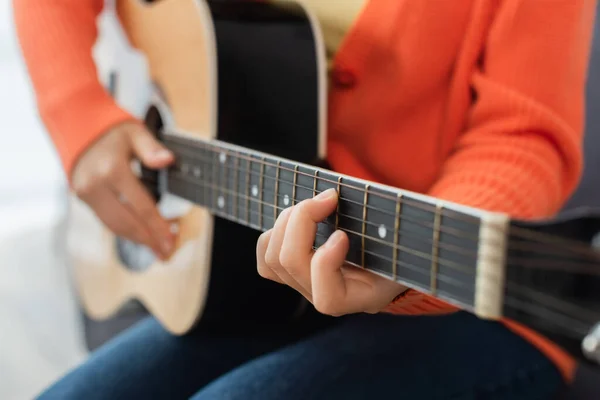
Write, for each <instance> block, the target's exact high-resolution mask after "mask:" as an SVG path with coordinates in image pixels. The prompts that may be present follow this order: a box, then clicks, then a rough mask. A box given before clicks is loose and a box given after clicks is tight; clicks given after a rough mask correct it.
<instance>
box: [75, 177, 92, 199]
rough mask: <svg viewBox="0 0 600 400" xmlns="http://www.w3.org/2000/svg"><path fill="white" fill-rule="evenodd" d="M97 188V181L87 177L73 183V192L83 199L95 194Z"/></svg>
mask: <svg viewBox="0 0 600 400" xmlns="http://www.w3.org/2000/svg"><path fill="white" fill-rule="evenodd" d="M95 187H96V182H95V180H94V179H90V178H87V177H86V178H80V179H77V180H75V181H74V182H73V191H74V192H75V194H76V195H77V196H79V197H82V198H83V197H87V196H89V195H90V194H91V193H92V192H93V190H94V188H95Z"/></svg>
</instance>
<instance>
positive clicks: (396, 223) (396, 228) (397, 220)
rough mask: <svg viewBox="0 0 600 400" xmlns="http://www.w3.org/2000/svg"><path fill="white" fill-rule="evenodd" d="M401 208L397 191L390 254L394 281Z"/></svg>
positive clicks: (400, 196) (399, 194)
mask: <svg viewBox="0 0 600 400" xmlns="http://www.w3.org/2000/svg"><path fill="white" fill-rule="evenodd" d="M401 210H402V193H398V196H397V200H396V217H395V218H394V243H393V246H394V247H393V249H392V251H393V256H392V279H393V280H394V281H395V280H396V279H397V277H398V251H400V250H399V249H398V234H399V232H400V211H401Z"/></svg>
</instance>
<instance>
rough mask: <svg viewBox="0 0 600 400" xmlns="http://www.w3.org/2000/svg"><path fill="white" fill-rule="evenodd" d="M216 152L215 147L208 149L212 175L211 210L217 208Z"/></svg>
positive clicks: (217, 168) (217, 178)
mask: <svg viewBox="0 0 600 400" xmlns="http://www.w3.org/2000/svg"><path fill="white" fill-rule="evenodd" d="M217 154H218V153H217V152H216V151H215V149H212V148H211V149H210V167H211V169H212V173H211V177H212V183H211V187H212V192H213V193H212V196H211V199H210V200H211V208H212V209H213V210H218V206H217V204H218V197H219V164H218V160H217V158H218V155H217Z"/></svg>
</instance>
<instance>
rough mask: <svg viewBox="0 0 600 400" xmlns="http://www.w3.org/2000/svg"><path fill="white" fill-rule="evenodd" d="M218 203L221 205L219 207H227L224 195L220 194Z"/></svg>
mask: <svg viewBox="0 0 600 400" xmlns="http://www.w3.org/2000/svg"><path fill="white" fill-rule="evenodd" d="M217 205H218V206H219V208H223V207H225V199H224V198H223V196H219V198H218V199H217Z"/></svg>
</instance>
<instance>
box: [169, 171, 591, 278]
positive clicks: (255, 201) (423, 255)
mask: <svg viewBox="0 0 600 400" xmlns="http://www.w3.org/2000/svg"><path fill="white" fill-rule="evenodd" d="M171 178H172V179H183V180H187V181H191V183H192V185H194V186H196V187H200V188H201V189H203V190H204V189H207V188H211V190H215V189H216V190H218V191H220V192H221V193H228V194H229V195H232V196H234V197H237V198H240V199H244V200H246V201H252V202H253V203H252V204H257V205H261V206H268V207H272V208H276V209H277V210H278V211H283V210H284V209H285V207H279V206H277V207H276V206H274V205H272V204H270V203H266V202H264V201H261V200H259V199H255V198H252V197H251V196H247V195H245V194H239V193H238V192H235V191H232V190H229V189H226V188H223V187H221V186H217V185H213V184H210V183H207V184H204V183H205V182H204V181H203V182H198V181H194V180H191V178H190V177H188V176H186V175H180V178H177V177H175V176H172V177H171ZM194 190H197V189H194ZM214 193H217V192H216V191H215V192H214ZM211 194H213V193H211ZM211 197H212V196H211ZM293 201H295V199H294V200H293ZM292 204H293V203H292ZM210 207H211V208H214V207H213V206H212V205H210ZM238 210H239V208H238ZM238 210H236V211H238ZM221 212H222V211H221ZM246 212H247V213H249V212H251V210H250V209H247V210H246ZM262 214H264V215H266V216H267V217H268V218H269V219H273V217H272V216H271V215H270V213H262ZM231 217H232V218H235V219H237V220H239V221H243V222H245V223H247V224H249V223H250V221H249V220H243V219H241V218H239V217H234V216H231ZM323 223H325V224H326V225H329V226H333V227H334V228H335V226H334V225H333V224H331V223H329V222H328V221H323ZM259 229H260V230H262V229H263V227H260V226H259ZM338 229H341V230H344V231H346V232H348V233H352V234H354V235H356V236H359V237H362V236H365V235H363V234H362V233H361V232H357V231H353V230H350V229H344V228H339V227H338ZM368 238H369V239H370V240H374V241H377V242H379V243H380V244H382V245H383V246H386V247H390V248H391V249H392V250H394V251H404V252H405V253H408V254H412V255H415V256H417V257H420V258H422V259H424V260H425V261H429V262H431V261H433V260H436V261H437V262H438V263H440V264H443V265H444V266H447V267H448V268H451V269H454V270H457V271H460V272H464V273H467V274H469V275H471V276H474V275H475V274H476V273H477V271H476V270H475V269H474V268H471V267H465V266H463V265H462V264H458V263H456V262H454V261H450V260H446V259H445V257H436V258H434V257H432V256H430V255H428V254H426V253H423V252H421V251H419V250H415V249H413V248H411V247H407V246H404V245H392V244H390V243H387V242H385V241H381V240H380V239H378V238H374V237H368ZM509 258H510V257H509ZM386 260H387V261H390V262H393V260H391V259H386ZM591 273H593V274H600V271H598V269H595V270H592V271H591Z"/></svg>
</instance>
